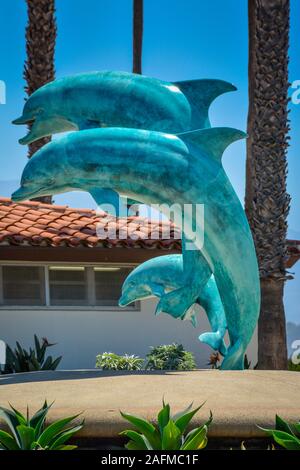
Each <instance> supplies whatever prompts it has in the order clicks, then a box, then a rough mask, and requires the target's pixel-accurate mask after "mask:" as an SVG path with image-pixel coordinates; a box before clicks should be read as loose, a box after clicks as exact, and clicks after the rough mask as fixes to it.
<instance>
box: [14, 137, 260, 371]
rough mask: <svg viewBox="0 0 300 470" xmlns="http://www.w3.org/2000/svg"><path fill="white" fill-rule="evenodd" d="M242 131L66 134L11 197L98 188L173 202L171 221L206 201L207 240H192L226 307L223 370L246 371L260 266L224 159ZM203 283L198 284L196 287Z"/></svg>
mask: <svg viewBox="0 0 300 470" xmlns="http://www.w3.org/2000/svg"><path fill="white" fill-rule="evenodd" d="M244 136H245V134H244V133H243V132H241V131H238V130H236V129H230V128H210V129H202V130H200V131H196V132H186V133H181V134H180V135H179V136H175V135H170V134H164V133H159V132H154V131H145V130H138V129H121V128H107V129H105V128H104V129H92V130H86V131H81V132H75V133H71V134H69V135H66V136H64V137H63V138H62V139H60V140H59V141H54V142H51V143H49V144H47V145H46V146H44V147H43V148H42V149H40V150H39V151H38V152H37V153H36V154H35V155H34V156H33V157H32V158H31V159H30V160H29V162H28V163H27V165H26V167H25V169H24V171H23V175H22V179H21V186H20V188H19V189H18V190H17V191H16V192H15V193H14V194H13V195H12V198H13V200H15V201H20V200H24V199H28V198H32V197H37V196H43V195H46V194H57V193H62V192H65V191H70V190H78V189H81V190H84V191H90V189H91V188H93V187H99V186H100V187H106V188H110V189H113V190H115V191H117V192H118V193H119V194H125V195H127V196H129V197H130V198H132V199H134V200H139V201H141V202H143V203H145V204H152V203H156V204H165V205H166V207H169V206H170V205H171V204H173V203H174V202H176V203H177V204H176V208H175V211H174V218H176V217H177V216H178V217H182V210H183V207H184V204H204V205H205V236H204V245H203V246H202V245H200V244H199V243H198V242H197V243H196V242H195V243H196V247H197V248H199V249H200V250H201V252H202V254H203V255H204V257H205V259H206V260H207V262H208V264H209V266H210V268H211V271H212V272H213V274H214V277H215V281H216V284H217V286H218V290H219V293H220V296H221V299H222V302H223V305H224V309H225V315H226V320H227V325H228V333H229V338H230V342H231V345H230V347H229V349H228V353H227V355H226V357H225V359H224V361H223V363H222V369H243V361H244V353H245V350H246V347H247V345H248V343H249V341H250V339H251V337H252V335H253V332H254V329H255V326H256V323H257V319H258V313H259V303H260V290H259V277H258V267H257V260H256V254H255V249H254V244H253V240H252V236H251V232H250V228H249V225H248V222H247V219H246V216H245V213H244V210H243V208H242V206H241V203H240V201H239V199H238V197H237V195H236V194H235V192H234V189H233V187H232V185H231V184H230V181H229V180H228V178H227V176H226V173H225V171H224V169H223V167H222V164H221V156H222V154H223V151H224V149H225V148H226V147H227V146H228V145H229V144H230V143H232V142H234V141H235V140H237V139H240V138H242V137H244ZM162 207H164V206H162ZM163 210H164V209H163ZM168 215H169V214H168ZM185 219H186V222H187V223H186V224H184V234H185V236H186V237H187V238H192V237H193V232H192V227H193V225H194V223H195V220H194V219H193V215H191V214H188V216H186V215H185ZM194 279H195V280H196V279H197V272H194ZM203 287H204V286H203V285H202V286H201V285H200V283H199V284H198V286H197V288H198V289H199V290H198V292H200V290H201V289H202V288H203ZM192 288H193V287H192V286H191V289H192ZM174 295H176V291H172V292H170V293H168V294H166V296H164V298H165V299H167V301H166V302H165V303H164V311H166V312H169V310H168V298H169V299H172V300H173V299H174ZM170 296H171V297H170ZM170 306H171V308H173V301H172V302H170ZM170 311H171V310H170Z"/></svg>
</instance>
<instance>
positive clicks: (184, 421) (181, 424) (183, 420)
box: [175, 403, 204, 433]
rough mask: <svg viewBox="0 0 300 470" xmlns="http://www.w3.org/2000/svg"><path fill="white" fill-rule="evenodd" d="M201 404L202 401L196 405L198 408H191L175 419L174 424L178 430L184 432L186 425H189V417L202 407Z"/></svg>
mask: <svg viewBox="0 0 300 470" xmlns="http://www.w3.org/2000/svg"><path fill="white" fill-rule="evenodd" d="M203 405H204V403H202V405H200V406H198V408H195V410H192V411H190V412H189V413H185V414H183V415H182V416H181V417H180V418H178V419H177V420H176V421H175V424H176V426H177V427H178V428H179V429H180V431H181V432H182V433H184V432H185V430H186V428H187V426H188V425H189V423H190V421H191V419H192V418H193V416H194V415H195V414H196V413H197V412H198V411H199V410H200V408H202V406H203Z"/></svg>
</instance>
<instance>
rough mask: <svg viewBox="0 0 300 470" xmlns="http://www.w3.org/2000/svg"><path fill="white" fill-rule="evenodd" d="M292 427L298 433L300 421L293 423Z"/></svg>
mask: <svg viewBox="0 0 300 470" xmlns="http://www.w3.org/2000/svg"><path fill="white" fill-rule="evenodd" d="M293 427H294V428H295V430H296V432H297V433H299V434H300V423H295V424H293Z"/></svg>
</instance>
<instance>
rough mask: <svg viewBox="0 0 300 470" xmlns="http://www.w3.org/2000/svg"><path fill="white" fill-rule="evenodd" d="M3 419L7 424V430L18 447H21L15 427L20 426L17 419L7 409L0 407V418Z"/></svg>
mask: <svg viewBox="0 0 300 470" xmlns="http://www.w3.org/2000/svg"><path fill="white" fill-rule="evenodd" d="M1 416H2V418H3V419H4V421H5V422H6V423H7V425H8V427H9V429H10V430H11V432H12V434H13V435H14V437H15V439H16V441H17V443H18V445H19V447H21V441H20V438H19V435H18V432H17V426H18V425H19V424H20V422H19V420H18V418H17V417H16V415H15V413H14V412H13V411H11V410H9V409H8V408H4V407H3V406H0V417H1Z"/></svg>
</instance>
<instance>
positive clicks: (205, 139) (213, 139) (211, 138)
mask: <svg viewBox="0 0 300 470" xmlns="http://www.w3.org/2000/svg"><path fill="white" fill-rule="evenodd" d="M177 137H179V138H180V139H181V140H183V141H184V142H185V143H186V144H187V145H189V144H192V145H195V146H196V147H198V148H200V149H201V150H202V151H203V152H204V153H205V154H206V155H208V156H210V157H211V158H212V159H213V160H215V161H217V162H218V163H221V159H222V155H223V153H224V151H225V149H226V148H227V147H228V146H229V145H230V144H232V143H233V142H235V141H236V140H240V139H244V138H245V137H247V134H245V132H243V131H240V130H239V129H234V128H232V127H212V128H210V129H198V130H196V131H190V132H181V133H180V134H177Z"/></svg>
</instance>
